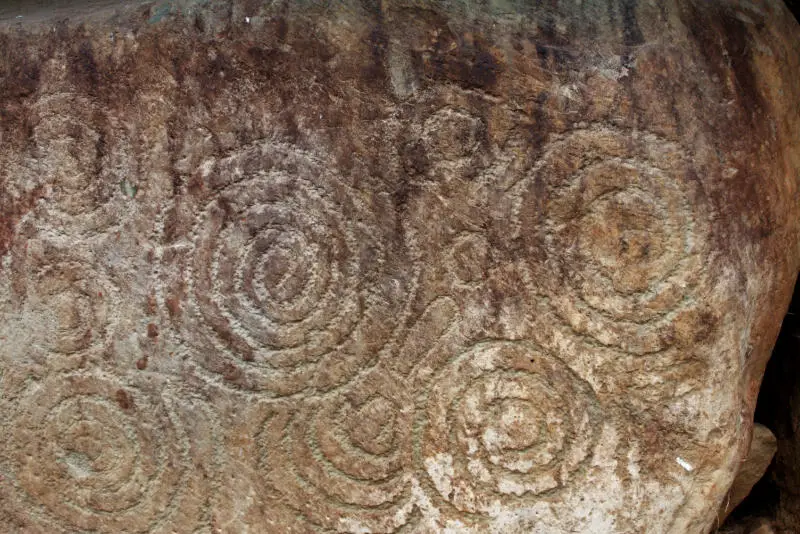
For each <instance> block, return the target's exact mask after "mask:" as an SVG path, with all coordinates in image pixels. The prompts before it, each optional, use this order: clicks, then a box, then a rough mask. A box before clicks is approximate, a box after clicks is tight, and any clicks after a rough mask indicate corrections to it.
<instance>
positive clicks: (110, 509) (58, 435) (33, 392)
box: [2, 372, 197, 534]
mask: <svg viewBox="0 0 800 534" xmlns="http://www.w3.org/2000/svg"><path fill="white" fill-rule="evenodd" d="M171 403H172V401H171V400H169V399H168V398H167V397H166V396H162V395H160V394H159V393H157V392H155V391H152V390H149V389H148V388H146V387H139V386H137V385H130V384H126V383H124V382H122V381H120V380H119V379H117V378H113V377H110V376H106V375H104V374H101V373H97V372H95V373H93V374H88V373H68V374H52V375H49V376H47V377H46V378H45V379H43V380H42V381H40V382H33V383H32V384H31V385H30V386H29V387H28V388H27V389H24V390H22V391H21V393H20V394H19V396H17V397H15V398H10V399H6V400H5V402H4V403H3V405H2V407H3V411H4V419H5V420H6V421H7V426H6V425H4V426H6V429H7V430H8V431H9V433H8V434H6V435H7V436H8V439H6V440H5V441H4V443H3V445H2V450H3V454H2V463H3V464H6V465H5V467H6V469H7V472H9V473H11V474H12V475H13V490H14V491H13V492H12V493H11V494H10V495H9V497H10V501H9V503H8V504H7V506H8V505H10V506H11V507H12V508H13V509H14V510H15V511H17V512H18V513H20V514H21V515H23V516H24V517H25V521H26V522H28V523H29V524H31V525H36V526H37V528H42V529H44V531H48V532H61V530H60V529H61V528H63V527H66V526H69V528H72V529H75V530H81V531H92V532H141V533H144V532H148V533H149V532H160V533H165V534H166V533H167V532H175V530H174V528H175V525H171V523H172V521H173V520H174V519H176V518H178V517H180V518H181V520H183V521H190V520H191V518H192V517H194V519H195V520H197V517H196V516H194V515H193V514H196V513H197V508H196V504H197V503H195V502H193V501H192V499H188V498H187V499H184V497H185V496H184V492H185V491H186V490H187V487H189V486H190V479H191V477H192V475H191V473H190V472H189V467H188V465H189V462H190V460H191V457H190V447H189V444H188V442H187V438H186V434H185V432H184V431H183V429H182V426H181V423H180V421H179V420H178V418H177V417H176V415H175V413H174V412H173V407H172V404H171ZM12 429H13V430H12ZM195 489H196V488H195ZM187 524H191V522H189V523H187ZM181 528H183V527H181Z"/></svg>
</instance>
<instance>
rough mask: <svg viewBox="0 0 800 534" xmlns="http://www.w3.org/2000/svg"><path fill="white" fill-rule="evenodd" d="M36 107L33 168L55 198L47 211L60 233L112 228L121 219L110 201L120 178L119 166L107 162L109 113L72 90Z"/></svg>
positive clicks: (43, 98)
mask: <svg viewBox="0 0 800 534" xmlns="http://www.w3.org/2000/svg"><path fill="white" fill-rule="evenodd" d="M32 111H33V136H32V137H33V141H34V143H35V145H34V158H35V159H34V161H35V162H36V163H35V167H34V168H33V169H31V170H32V171H33V172H35V173H36V174H38V175H39V178H38V179H39V180H43V181H44V184H45V185H46V187H47V190H48V196H49V197H51V198H52V202H51V203H49V205H48V209H47V210H46V212H43V214H42V215H43V216H44V218H45V219H47V220H48V221H49V222H51V223H52V224H53V225H54V226H55V227H57V228H58V229H59V231H64V230H71V229H74V230H78V231H79V232H86V233H92V234H93V233H95V232H97V231H98V230H100V231H103V230H107V229H108V227H109V226H110V225H111V222H112V221H113V220H114V219H115V215H114V214H113V213H112V210H111V208H109V207H108V202H109V201H110V200H111V199H112V197H113V196H114V193H115V192H116V191H117V189H118V188H119V179H117V180H116V182H114V174H115V171H117V169H108V168H105V167H104V166H103V162H104V158H105V157H106V152H107V151H110V150H111V144H112V140H110V139H107V138H106V137H107V134H106V133H105V132H104V131H103V130H102V128H104V127H105V126H107V125H106V118H105V117H104V115H103V113H102V112H101V111H100V109H99V107H98V106H97V104H95V103H94V102H93V101H92V100H90V99H88V98H87V97H85V96H82V95H79V94H75V93H69V92H60V93H54V94H50V95H45V96H43V97H41V98H40V99H39V100H38V101H37V102H36V103H35V104H34V106H33V110H32ZM118 141H119V140H117V139H114V140H113V143H116V142H118ZM106 163H110V162H106Z"/></svg>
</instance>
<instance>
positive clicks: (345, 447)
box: [259, 372, 414, 532]
mask: <svg viewBox="0 0 800 534" xmlns="http://www.w3.org/2000/svg"><path fill="white" fill-rule="evenodd" d="M413 416H414V410H413V404H412V403H411V401H410V396H409V395H408V394H407V392H405V391H403V388H402V385H401V384H400V383H399V382H398V381H396V380H393V379H391V378H390V376H389V374H388V373H377V372H373V373H369V374H368V375H367V376H365V377H363V378H361V379H359V380H357V381H354V382H353V383H351V384H349V385H348V386H346V387H345V388H343V389H342V390H339V391H337V393H336V394H334V395H331V396H328V397H327V398H325V399H324V400H320V401H312V400H309V401H306V402H304V404H303V406H302V407H301V408H300V409H299V410H298V411H297V413H295V414H292V415H289V414H288V413H281V414H276V415H274V416H272V417H270V418H268V419H267V421H266V423H265V425H264V427H263V429H262V432H261V434H260V436H259V437H260V440H261V446H262V449H261V451H262V456H261V462H262V466H263V468H264V470H265V472H266V473H267V478H268V480H269V483H270V485H271V486H272V487H274V488H275V489H277V490H278V491H279V492H280V493H281V494H283V495H284V496H285V497H287V502H289V503H291V505H292V506H293V507H295V508H296V509H297V511H298V512H300V513H301V514H302V515H303V516H304V517H305V518H306V520H307V521H309V522H310V523H312V524H314V525H317V526H318V527H324V528H330V529H332V530H336V531H346V532H395V531H396V530H397V529H399V528H401V527H403V526H404V525H405V524H406V523H408V522H409V521H410V520H411V519H412V517H411V516H412V514H411V512H412V508H413V504H412V502H411V495H410V491H411V484H410V477H411V473H410V471H409V470H408V469H407V468H408V466H409V464H410V458H411V449H410V445H411V442H410V438H411V426H412V422H413Z"/></svg>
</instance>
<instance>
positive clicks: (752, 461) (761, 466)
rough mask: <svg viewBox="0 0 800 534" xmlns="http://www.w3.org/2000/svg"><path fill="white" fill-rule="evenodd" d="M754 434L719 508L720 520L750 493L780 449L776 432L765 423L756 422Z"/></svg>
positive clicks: (723, 519)
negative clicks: (745, 455)
mask: <svg viewBox="0 0 800 534" xmlns="http://www.w3.org/2000/svg"><path fill="white" fill-rule="evenodd" d="M752 436H753V437H752V441H751V442H750V450H749V452H748V453H747V457H746V458H745V459H744V460H742V465H741V466H740V467H739V471H738V472H737V473H736V478H735V479H733V484H731V488H730V489H729V490H728V496H727V497H726V499H725V502H724V503H723V506H722V507H721V508H720V510H719V514H718V516H719V518H720V521H725V518H726V517H728V515H730V513H731V512H732V511H733V510H734V509H735V508H736V507H737V506H739V504H740V503H741V502H742V501H743V500H744V499H745V498H746V497H747V496H748V495H749V494H750V490H752V489H753V486H755V484H756V482H758V481H759V480H761V477H763V476H764V473H765V472H766V471H767V468H768V467H769V464H770V462H771V461H772V458H773V457H774V456H775V451H777V449H778V440H777V438H776V437H775V434H773V433H772V431H770V429H769V428H767V427H765V426H764V425H761V424H758V423H756V424H754V425H753V434H752Z"/></svg>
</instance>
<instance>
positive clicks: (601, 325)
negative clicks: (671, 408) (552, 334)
mask: <svg viewBox="0 0 800 534" xmlns="http://www.w3.org/2000/svg"><path fill="white" fill-rule="evenodd" d="M690 176H691V169H690V166H689V163H688V162H687V158H686V155H685V154H684V153H683V151H682V150H681V148H680V147H679V146H678V145H676V144H675V143H672V142H669V141H666V140H664V139H661V138H658V137H656V136H654V135H643V134H638V133H635V132H626V133H623V132H621V131H617V130H614V129H610V128H605V127H598V128H594V129H586V130H579V131H575V132H572V133H570V134H569V135H568V136H567V137H565V138H564V139H561V140H559V141H556V142H554V143H551V145H550V146H549V148H548V150H547V151H546V153H545V155H544V156H543V158H542V160H541V161H540V162H539V163H538V164H537V166H536V170H535V175H534V182H535V183H536V184H537V187H535V188H533V189H534V190H535V191H538V193H533V192H532V193H531V194H538V195H539V196H541V195H542V194H546V200H545V205H544V209H543V212H544V214H545V215H544V218H545V220H544V221H543V224H542V225H541V228H542V233H541V234H539V236H537V237H536V238H535V239H538V240H539V241H540V243H539V245H538V246H541V247H543V248H544V252H545V255H546V260H545V261H544V262H543V263H542V264H541V265H532V268H533V269H534V270H535V271H541V272H538V273H537V275H536V276H534V277H533V278H534V279H537V280H540V281H541V282H542V284H543V285H544V286H546V289H547V290H548V292H549V296H550V297H551V302H552V303H553V304H554V305H555V307H556V308H557V309H558V311H559V313H560V315H561V316H562V317H563V318H564V319H566V320H567V322H569V324H570V325H571V326H572V327H573V328H574V329H575V330H576V331H578V332H581V333H587V334H589V335H591V336H592V337H594V338H595V339H597V340H598V341H600V342H601V343H603V344H606V345H617V346H620V347H621V348H623V349H624V350H627V351H629V352H633V353H638V354H644V353H650V352H655V351H658V350H662V349H664V348H665V347H666V346H668V345H669V344H670V343H671V338H672V337H673V332H672V330H673V328H672V321H673V318H674V316H675V314H677V313H678V312H679V311H680V310H682V309H684V308H686V307H689V306H691V305H692V302H693V300H692V295H693V289H694V288H695V286H696V285H697V284H698V282H699V276H700V272H701V268H702V261H703V257H704V251H705V249H706V237H707V235H708V228H707V221H706V220H705V217H704V216H703V214H702V213H700V210H699V209H698V207H699V203H700V200H699V196H698V194H697V193H698V192H697V191H696V186H695V185H694V184H692V183H691V182H690V181H689V180H690V178H689V177H690ZM542 186H544V187H545V188H546V189H542ZM544 191H546V193H544ZM541 202H542V199H540V198H529V199H528V201H527V202H526V203H525V204H526V205H528V206H530V208H529V209H531V210H533V209H538V208H537V207H536V206H538V205H539V204H541ZM523 233H525V232H524V230H523ZM542 234H543V236H542Z"/></svg>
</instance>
